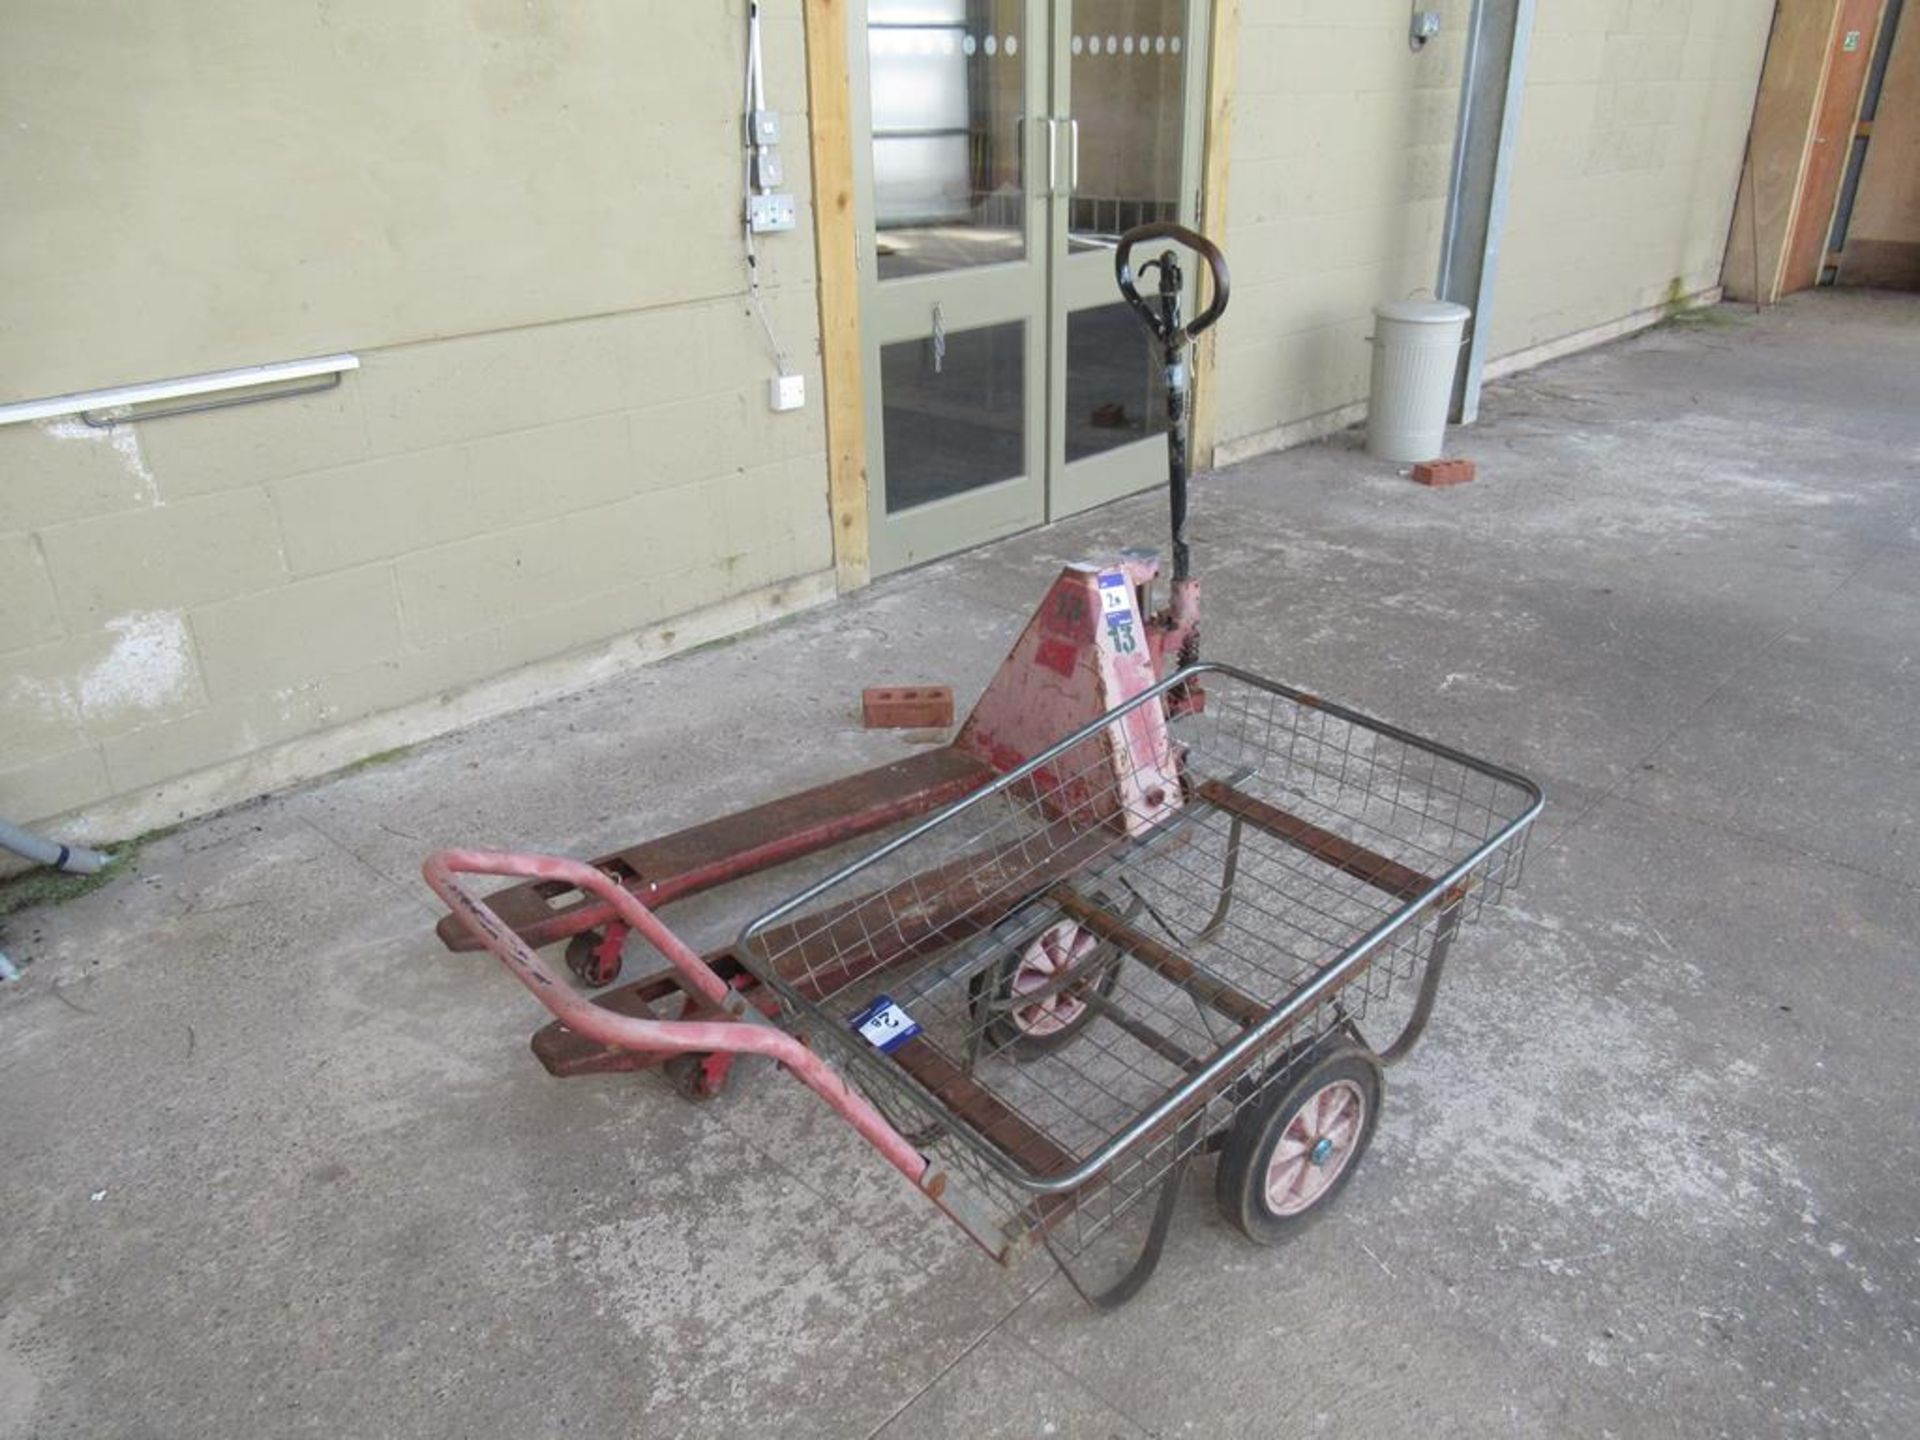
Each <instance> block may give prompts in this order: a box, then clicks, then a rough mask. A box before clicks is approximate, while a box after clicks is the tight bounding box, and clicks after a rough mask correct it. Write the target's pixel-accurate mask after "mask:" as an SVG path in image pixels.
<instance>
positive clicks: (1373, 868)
mask: <svg viewBox="0 0 1920 1440" xmlns="http://www.w3.org/2000/svg"><path fill="white" fill-rule="evenodd" d="M1195 793H1196V794H1198V795H1199V797H1200V798H1201V799H1202V800H1205V801H1207V802H1208V803H1209V804H1212V805H1217V806H1219V807H1220V809H1222V810H1224V811H1226V812H1227V813H1228V814H1229V815H1233V816H1237V817H1238V818H1240V819H1242V820H1244V821H1246V822H1247V824H1249V825H1251V826H1253V828H1254V829H1256V830H1263V831H1265V832H1266V833H1267V834H1269V835H1271V836H1273V838H1274V839H1276V840H1282V841H1285V842H1286V843H1287V844H1289V845H1291V846H1293V848H1294V849H1296V850H1299V851H1302V852H1303V853H1305V854H1307V855H1310V856H1312V857H1313V858H1314V859H1315V860H1318V861H1320V862H1321V863H1322V864H1323V865H1331V866H1332V867H1333V868H1334V869H1336V870H1340V871H1344V872H1345V873H1346V874H1348V875H1351V876H1353V877H1354V878H1355V879H1356V880H1364V881H1365V882H1366V883H1367V884H1369V885H1371V886H1373V888H1374V889H1376V890H1384V891H1386V892H1387V894H1389V895H1393V896H1396V897H1397V898H1399V899H1401V900H1413V899H1417V898H1418V897H1419V896H1421V895H1424V894H1426V893H1427V891H1429V890H1431V889H1432V888H1433V877H1432V876H1429V875H1422V874H1421V873H1420V872H1419V871H1418V870H1415V869H1413V868H1412V867H1411V866H1408V865H1402V864H1401V863H1400V862H1399V861H1398V860H1393V859H1389V858H1388V857H1387V856H1385V855H1382V854H1380V853H1379V852H1378V851H1374V850H1369V849H1367V847H1366V846H1364V845H1357V844H1355V843H1354V842H1353V841H1351V840H1348V839H1345V838H1343V837H1341V836H1339V835H1336V834H1334V833H1333V832H1332V831H1331V830H1323V829H1321V828H1320V827H1319V826H1318V825H1315V824H1314V823H1313V822H1312V821H1310V820H1303V819H1301V818H1300V817H1299V816H1298V815H1294V814H1292V813H1290V812H1288V811H1286V810H1282V809H1281V808H1280V807H1279V806H1277V805H1269V804H1267V803H1266V802H1265V801H1264V800H1256V799H1254V797H1253V796H1251V795H1249V794H1247V793H1246V792H1245V791H1243V790H1236V789H1234V788H1233V786H1231V785H1228V784H1225V783H1224V782H1222V781H1219V780H1205V781H1202V782H1201V784H1200V787H1199V789H1198V790H1197V791H1196V792H1195ZM1457 891H1458V887H1457V886H1456V887H1455V889H1454V890H1450V891H1448V892H1447V894H1446V896H1445V897H1444V899H1443V902H1442V903H1451V902H1452V901H1453V900H1455V899H1457V898H1458V895H1457V893H1456V892H1457Z"/></svg>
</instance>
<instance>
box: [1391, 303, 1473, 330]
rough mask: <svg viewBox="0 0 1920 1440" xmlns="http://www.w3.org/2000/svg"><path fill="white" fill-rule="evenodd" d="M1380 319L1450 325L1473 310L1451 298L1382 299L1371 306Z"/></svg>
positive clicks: (1416, 323) (1418, 323)
mask: <svg viewBox="0 0 1920 1440" xmlns="http://www.w3.org/2000/svg"><path fill="white" fill-rule="evenodd" d="M1373 313H1374V314H1375V315H1378V316H1379V317H1380V318H1381V319H1382V320H1405V321H1407V322H1409V323H1411V324H1414V325H1452V324H1456V323H1458V322H1459V321H1462V320H1465V319H1466V318H1467V317H1468V316H1469V315H1471V314H1472V313H1473V312H1472V311H1471V310H1469V309H1467V307H1466V306H1464V305H1456V304H1454V303H1453V302H1452V301H1451V300H1382V301H1381V302H1380V303H1379V304H1378V305H1376V306H1374V307H1373Z"/></svg>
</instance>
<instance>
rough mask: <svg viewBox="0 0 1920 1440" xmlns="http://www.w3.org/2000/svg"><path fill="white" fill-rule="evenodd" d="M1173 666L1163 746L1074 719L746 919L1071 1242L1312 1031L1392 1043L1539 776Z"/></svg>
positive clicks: (900, 1090)
mask: <svg viewBox="0 0 1920 1440" xmlns="http://www.w3.org/2000/svg"><path fill="white" fill-rule="evenodd" d="M1186 678H1190V679H1194V678H1198V679H1204V682H1205V687H1206V691H1205V706H1204V709H1203V710H1200V711H1198V712H1197V713H1187V714H1184V715H1182V716H1180V717H1179V718H1177V719H1176V720H1175V721H1174V722H1173V724H1172V725H1171V727H1170V732H1171V741H1172V744H1171V748H1170V750H1168V749H1167V748H1166V747H1164V746H1163V747H1162V749H1161V751H1160V752H1159V753H1154V754H1148V755H1146V756H1145V757H1144V758H1142V757H1141V756H1140V753H1139V751H1138V749H1137V748H1130V747H1129V746H1128V745H1127V744H1126V743H1124V739H1123V735H1124V732H1123V731H1122V728H1121V727H1120V726H1119V725H1118V724H1107V725H1103V726H1100V727H1096V728H1092V729H1090V730H1089V731H1085V732H1082V733H1081V734H1080V735H1078V736H1077V737H1074V738H1073V739H1071V740H1070V742H1068V743H1063V744H1062V745H1060V746H1057V747H1055V748H1054V749H1053V750H1051V751H1049V752H1048V753H1047V754H1046V755H1044V756H1042V757H1040V758H1039V759H1038V760H1037V761H1035V762H1034V763H1032V764H1031V765H1029V766H1028V767H1025V768H1024V769H1023V770H1021V771H1016V772H1015V773H1014V774H1013V775H1012V776H1010V777H1008V778H1006V779H1004V780H1002V781H1000V782H997V783H996V784H995V785H993V786H990V787H987V789H986V790H984V791H982V792H981V793H979V794H976V795H974V796H971V797H969V798H968V799H967V800H965V801H963V802H961V803H960V804H958V805H956V806H953V807H950V808H949V809H948V810H947V811H944V812H942V813H941V814H940V815H938V816H936V817H934V818H933V819H932V820H929V821H927V822H925V823H924V824H922V825H921V826H918V827H916V828H915V829H914V830H912V831H910V832H908V834H907V835H905V836H903V837H901V838H900V839H898V840H895V841H893V842H890V843H889V844H888V845H885V846H882V847H879V848H878V849H876V850H875V851H874V852H873V853H872V854H870V855H868V856H867V857H865V858H864V859H863V860H861V861H859V862H856V863H855V864H854V865H852V866H849V867H847V868H846V869H844V870H843V871H841V872H840V873H839V874H837V875H836V876H834V877H832V878H830V879H829V880H828V881H826V882H823V883H822V884H821V885H819V886H816V887H814V888H813V889H812V890H810V891H808V892H805V893H803V894H802V895H801V896H799V897H796V899H795V900H794V901H791V902H789V903H788V904H787V905H786V906H783V907H781V908H780V909H779V910H776V911H774V912H772V913H771V914H770V915H768V916H766V917H762V919H761V920H759V921H756V922H754V924H753V925H751V926H749V927H748V929H747V931H746V932H745V933H744V934H743V936H742V955H743V958H745V959H746V961H747V963H748V964H749V965H750V966H751V967H752V968H754V969H755V971H756V973H758V974H759V975H760V976H761V978H762V979H763V980H765V981H766V983H767V984H768V985H769V986H770V987H771V988H773V989H774V990H775V991H776V992H777V993H779V994H780V995H781V997H782V999H783V1002H784V1003H785V1004H786V1005H787V1006H788V1007H789V1010H790V1013H791V1016H792V1020H793V1023H794V1024H795V1025H796V1026H798V1027H800V1028H803V1029H804V1030H805V1032H806V1033H807V1034H808V1036H809V1038H810V1039H811V1040H812V1041H813V1043H815V1045H816V1046H817V1047H818V1048H820V1049H821V1050H822V1051H823V1052H824V1053H827V1054H829V1056H830V1057H831V1058H832V1059H833V1060H834V1062H835V1063H836V1064H837V1065H838V1066H840V1067H841V1068H842V1069H843V1071H844V1072H845V1073H847V1074H848V1075H849V1076H850V1077H851V1078H853V1079H854V1080H855V1081H856V1082H857V1083H858V1084H859V1085H860V1086H861V1087H862V1089H863V1090H865V1091H866V1092H867V1093H868V1094H869V1095H870V1096H871V1097H872V1098H873V1099H874V1100H875V1102H876V1103H877V1104H879V1105H880V1106H881V1108H882V1109H883V1111H885V1112H886V1113H887V1114H888V1115H889V1116H890V1117H891V1118H892V1119H893V1120H894V1123H895V1124H896V1126H897V1127H898V1128H899V1129H901V1130H902V1131H903V1133H907V1134H909V1135H913V1136H915V1137H916V1143H919V1144H921V1145H922V1148H923V1149H925V1150H926V1151H927V1152H928V1153H929V1155H931V1156H933V1157H934V1158H935V1160H936V1162H937V1163H938V1164H940V1165H941V1166H942V1167H944V1168H945V1169H946V1170H947V1171H948V1172H949V1173H951V1174H952V1175H954V1176H955V1177H956V1179H957V1180H959V1181H961V1182H962V1183H964V1184H965V1185H966V1187H967V1188H968V1189H969V1190H970V1191H971V1192H973V1193H976V1194H978V1195H980V1196H984V1197H985V1208H986V1209H988V1210H989V1211H990V1212H992V1213H993V1214H994V1215H995V1216H997V1217H998V1218H997V1220H996V1222H995V1224H996V1225H997V1227H998V1232H999V1233H1000V1234H1002V1235H1003V1236H1004V1237H1005V1244H1004V1249H1005V1250H1007V1251H1011V1250H1014V1249H1017V1248H1018V1246H1019V1244H1020V1242H1021V1241H1022V1239H1023V1238H1030V1237H1032V1236H1034V1235H1042V1234H1043V1235H1045V1236H1046V1237H1047V1238H1048V1239H1049V1242H1050V1243H1053V1244H1055V1245H1056V1246H1057V1247H1058V1248H1061V1249H1064V1250H1066V1251H1069V1252H1073V1251H1077V1250H1078V1249H1080V1248H1081V1247H1083V1246H1084V1245H1085V1244H1086V1243H1087V1242H1088V1241H1090V1240H1092V1239H1093V1238H1095V1237H1096V1236H1097V1235H1098V1234H1100V1233H1101V1232H1102V1231H1104V1230H1105V1229H1107V1228H1108V1227H1109V1226H1111V1225H1112V1224H1113V1223H1114V1222H1115V1221H1117V1220H1118V1219H1119V1218H1120V1217H1121V1216H1123V1215H1125V1214H1126V1213H1127V1212H1128V1211H1129V1210H1130V1209H1131V1208H1132V1207H1133V1206H1134V1205H1135V1204H1137V1202H1138V1201H1139V1200H1140V1199H1141V1198H1143V1197H1144V1196H1146V1195H1148V1194H1150V1193H1152V1192H1153V1191H1154V1190H1155V1188H1156V1187H1157V1185H1158V1184H1159V1183H1160V1182H1161V1181H1162V1180H1164V1179H1165V1178H1166V1177H1167V1176H1168V1175H1170V1174H1172V1173H1174V1172H1175V1171H1176V1170H1177V1168H1178V1165H1179V1163H1180V1162H1181V1160H1182V1159H1184V1158H1185V1157H1187V1156H1189V1155H1191V1154H1192V1153H1194V1152H1195V1151H1196V1150H1197V1149H1198V1148H1199V1147H1200V1146H1202V1145H1203V1144H1205V1143H1206V1141H1207V1140H1208V1138H1209V1137H1211V1136H1213V1135H1215V1134H1217V1133H1218V1132H1219V1131H1220V1130H1222V1129H1223V1128H1225V1127H1226V1126H1228V1125H1230V1124H1231V1123H1232V1121H1233V1117H1234V1115H1235V1114H1236V1113H1237V1112H1238V1111H1240V1110H1242V1109H1244V1108H1245V1107H1246V1106H1247V1105H1249V1104H1250V1103H1252V1101H1253V1100H1254V1099H1255V1098H1256V1097H1258V1096H1259V1095H1260V1094H1261V1093H1262V1091H1263V1090H1264V1089H1265V1088H1266V1087H1267V1086H1269V1085H1271V1084H1274V1083H1278V1081H1279V1080H1280V1079H1282V1078H1284V1076H1285V1075H1286V1074H1287V1073H1289V1071H1290V1064H1289V1063H1288V1062H1290V1061H1291V1060H1292V1059H1294V1058H1297V1057H1298V1056H1300V1055H1302V1054H1304V1053H1305V1052H1306V1051H1307V1050H1309V1049H1310V1048H1311V1046H1312V1045H1313V1044H1314V1043H1315V1042H1317V1041H1320V1040H1322V1039H1324V1038H1325V1037H1327V1036H1331V1035H1333V1034H1335V1033H1344V1034H1349V1035H1352V1036H1354V1037H1356V1038H1357V1039H1359V1040H1360V1041H1361V1042H1362V1043H1368V1044H1371V1045H1372V1046H1373V1047H1374V1048H1376V1049H1380V1050H1387V1049H1391V1048H1392V1037H1393V1035H1394V1034H1395V1033H1396V1032H1397V1031H1398V1030H1399V1028H1400V1027H1401V1026H1402V1025H1403V1024H1410V1023H1411V1022H1410V1021H1407V1020H1405V1019H1404V1018H1403V1017H1405V1016H1407V1015H1409V1014H1420V1013H1421V1011H1422V1007H1423V1006H1424V1005H1426V1004H1429V1003H1430V1002H1431V994H1430V993H1428V987H1425V986H1423V983H1422V982H1423V981H1424V980H1425V979H1426V978H1427V975H1428V969H1427V967H1428V966H1429V965H1430V964H1434V963H1436V962H1437V960H1439V959H1443V958H1444V955H1445V951H1446V948H1447V947H1448V946H1449V945H1451V943H1452V941H1453V939H1454V937H1455V935H1456V934H1457V933H1458V931H1459V929H1460V928H1461V927H1462V926H1463V925H1465V924H1467V923H1469V922H1470V921H1471V920H1472V919H1474V918H1476V917H1477V915H1478V914H1479V912H1480V910H1481V908H1482V907H1483V906H1484V905H1485V904H1486V902H1487V900H1488V899H1489V898H1494V899H1498V897H1499V896H1500V895H1501V894H1502V893H1503V892H1504V890H1505V889H1506V887H1507V886H1508V885H1510V884H1511V883H1513V881H1514V880H1515V879H1516V878H1517V874H1518V869H1519V865H1520V861H1521V856H1522V854H1523V848H1524V847H1523V843H1522V842H1523V839H1524V833H1525V825H1526V823H1527V822H1528V821H1530V819H1531V818H1532V815H1533V813H1536V812H1537V809H1538V803H1539V799H1538V792H1537V790H1535V789H1533V787H1532V786H1531V785H1529V784H1528V782H1525V781H1524V780H1521V779H1520V778H1519V777H1517V776H1513V775H1511V774H1510V773H1509V772H1505V771H1501V770H1498V769H1496V768H1495V767H1492V766H1488V765H1485V764H1484V763H1483V762H1480V761H1476V760H1473V759H1472V758H1471V757H1467V756H1465V755H1462V754H1460V753H1458V752H1455V751H1452V750H1449V749H1447V748H1445V747H1441V746H1437V745H1434V744H1432V743H1431V742H1427V741H1423V740H1420V739H1419V738H1418V737H1415V736H1412V735H1410V734H1408V733H1406V732H1404V731H1400V730H1398V729H1396V728H1395V727H1392V726H1388V725H1385V724H1382V723H1381V722H1378V721H1373V720H1371V719H1369V718H1367V717H1364V716H1359V715H1357V714H1355V713H1354V712H1351V711H1347V710H1344V709H1342V708H1341V707H1338V706H1332V705H1328V704H1325V703H1324V702H1321V701H1319V700H1318V699H1317V698H1315V697H1313V696H1309V695H1305V694H1303V693H1301V692H1298V691H1293V690H1289V689H1287V688H1286V687H1284V686H1278V685H1274V684H1272V683H1271V682H1267V681H1263V680H1260V679H1259V678H1258V677H1254V676H1250V675H1247V674H1245V673H1244V672H1240V671H1234V670H1231V669H1228V668H1226V667H1203V669H1202V670H1201V671H1200V672H1198V674H1197V675H1194V676H1190V677H1186ZM1172 683H1175V682H1169V684H1172ZM1158 688H1159V689H1160V691H1162V692H1164V691H1165V690H1166V689H1167V688H1168V687H1167V686H1162V687H1158ZM1150 699H1151V700H1154V701H1157V699H1158V696H1157V695H1152V693H1151V692H1150ZM1118 713H1120V712H1116V714H1118ZM1129 764H1130V765H1132V766H1133V769H1132V770H1131V771H1126V772H1117V771H1116V766H1118V765H1129ZM1116 797H1125V798H1124V803H1123V804H1117V803H1116ZM876 1006H885V1007H891V1009H892V1010H894V1011H896V1012H897V1013H898V1014H899V1015H900V1016H901V1017H903V1022H902V1025H903V1028H902V1029H900V1030H898V1031H896V1032H889V1033H890V1034H893V1036H894V1040H893V1041H890V1042H889V1048H888V1049H886V1050H881V1049H877V1048H875V1046H874V1045H873V1044H872V1043H869V1040H868V1039H867V1038H863V1036H862V1034H861V1033H859V1032H858V1031H857V1030H856V1028H855V1022H856V1020H857V1019H858V1018H859V1017H861V1016H864V1015H867V1014H869V1013H870V1012H872V1011H873V1010H874V1007H876ZM904 1027H910V1033H909V1031H908V1029H906V1028H904ZM901 1036H904V1037H905V1038H900V1037H901ZM895 1042H897V1043H895ZM989 1228H993V1227H991V1226H990V1227H989ZM983 1239H985V1240H986V1243H988V1245H989V1248H990V1249H993V1248H996V1244H995V1243H994V1242H993V1241H992V1240H991V1239H987V1237H983Z"/></svg>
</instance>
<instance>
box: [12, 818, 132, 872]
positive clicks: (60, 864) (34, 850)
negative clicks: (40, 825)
mask: <svg viewBox="0 0 1920 1440" xmlns="http://www.w3.org/2000/svg"><path fill="white" fill-rule="evenodd" d="M0 847H4V848H5V849H8V850H11V851H12V852H13V853H14V854H16V855H18V856H20V857H22V858H23V859H27V860H31V861H33V863H34V864H36V865H51V866H53V868H54V869H56V870H64V871H66V872H67V873H68V874H69V875H95V874H98V873H99V872H100V871H102V870H104V869H106V868H107V862H108V861H109V860H110V859H111V858H112V857H111V856H109V855H103V854H101V853H100V852H99V851H98V850H88V849H86V848H85V847H84V846H78V845H62V844H61V843H60V842H59V841H58V840H48V839H47V838H45V837H44V836H41V835H36V834H34V833H33V832H32V831H31V830H22V829H21V828H20V827H19V826H18V825H14V824H12V823H10V822H8V821H6V820H0Z"/></svg>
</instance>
